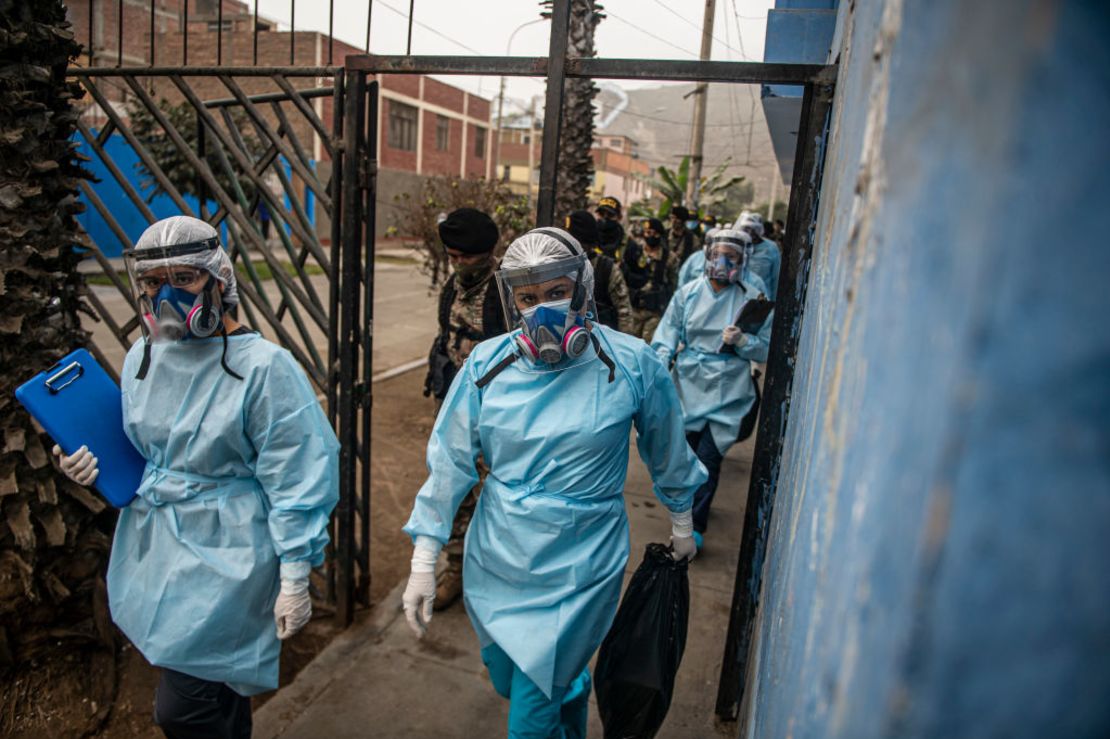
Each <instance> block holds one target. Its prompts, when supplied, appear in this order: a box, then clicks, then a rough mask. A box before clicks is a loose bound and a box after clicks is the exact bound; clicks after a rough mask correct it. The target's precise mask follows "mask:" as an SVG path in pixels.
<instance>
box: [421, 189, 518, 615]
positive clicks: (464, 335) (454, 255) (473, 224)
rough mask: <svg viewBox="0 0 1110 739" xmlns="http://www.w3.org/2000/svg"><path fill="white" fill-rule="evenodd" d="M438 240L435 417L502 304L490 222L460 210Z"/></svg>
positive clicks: (448, 572)
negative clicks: (442, 260)
mask: <svg viewBox="0 0 1110 739" xmlns="http://www.w3.org/2000/svg"><path fill="white" fill-rule="evenodd" d="M439 238H440V240H441V241H442V242H443V246H444V249H446V251H447V258H448V260H449V261H450V262H451V266H452V269H453V273H452V274H451V276H450V277H449V278H448V279H447V282H446V283H444V285H443V290H442V291H441V292H440V295H439V335H437V336H436V338H435V341H434V342H433V343H432V350H431V352H430V353H429V355H428V376H427V379H426V380H425V381H424V395H425V396H428V395H433V396H434V397H435V400H436V414H437V415H438V414H439V409H440V405H441V404H442V403H443V398H444V397H446V395H447V391H448V389H449V388H450V387H451V381H452V380H453V379H454V377H455V374H456V373H457V372H458V371H459V369H460V368H461V367H462V366H463V362H465V361H466V358H467V357H468V356H470V352H471V350H473V348H474V347H475V345H477V344H478V342H480V341H485V340H486V339H490V338H493V337H494V336H497V335H499V334H503V333H505V319H504V314H503V311H502V308H501V298H500V296H499V295H498V292H497V281H496V280H494V279H493V271H494V269H495V268H496V267H497V265H496V264H495V260H494V257H493V250H494V249H495V248H496V246H497V240H498V238H499V234H498V231H497V226H496V224H494V222H493V219H491V218H490V217H489V216H488V215H486V214H485V213H482V212H481V211H478V210H474V209H473V208H460V209H459V210H456V211H453V212H452V213H451V214H450V215H448V216H447V218H446V220H444V221H443V222H442V223H440V224H439ZM478 471H479V474H480V476H481V480H485V473H486V467H485V464H484V463H483V462H482V460H479V461H478ZM481 480H480V481H479V482H478V484H477V485H475V486H474V489H473V490H471V491H470V492H469V493H467V496H466V498H465V499H464V500H463V502H462V505H460V506H459V510H458V512H457V513H456V514H455V521H454V523H453V524H452V527H451V538H450V539H449V540H448V542H447V545H446V546H445V547H444V548H443V550H444V552H445V553H446V554H447V568H446V569H445V570H444V571H443V572H441V573H440V575H439V577H438V578H437V581H436V601H435V607H436V610H441V609H443V608H447V607H448V606H450V605H451V604H452V603H454V602H455V601H456V600H457V599H458V597H459V595H460V594H461V593H462V561H463V539H464V538H465V537H466V529H467V527H468V526H470V518H471V516H473V515H474V507H475V506H476V505H477V504H478V493H479V491H480V490H481V487H482V481H481Z"/></svg>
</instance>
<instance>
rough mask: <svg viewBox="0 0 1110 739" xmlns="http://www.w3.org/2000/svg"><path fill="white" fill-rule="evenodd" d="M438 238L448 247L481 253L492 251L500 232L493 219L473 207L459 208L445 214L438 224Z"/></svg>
mask: <svg viewBox="0 0 1110 739" xmlns="http://www.w3.org/2000/svg"><path fill="white" fill-rule="evenodd" d="M439 238H440V240H441V241H442V242H443V245H444V246H445V247H447V248H449V249H456V250H458V251H461V252H463V253H464V254H483V253H485V252H487V251H493V248H494V247H495V246H497V240H498V239H499V238H501V234H500V233H499V232H498V231H497V224H496V223H494V222H493V219H492V218H490V217H489V216H488V215H486V214H485V213H483V212H482V211H480V210H475V209H474V208H459V209H458V210H453V211H451V213H449V214H448V215H447V218H446V220H444V221H443V223H441V224H439Z"/></svg>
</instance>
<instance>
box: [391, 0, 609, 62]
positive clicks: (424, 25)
mask: <svg viewBox="0 0 1110 739" xmlns="http://www.w3.org/2000/svg"><path fill="white" fill-rule="evenodd" d="M377 4H378V5H384V6H385V7H386V9H388V10H392V11H393V12H394V13H396V14H397V15H399V16H401V17H402V18H404V19H405V20H406V21H408V19H409V15H408V13H403V12H401V11H400V10H397V8H395V7H393V6H392V5H390V4H389V3H387V2H384V0H378V3H377ZM610 15H611V14H610ZM413 25H417V26H420V27H421V28H423V29H424V30H425V31H429V32H430V33H434V34H435V35H436V36H439V37H440V38H441V39H443V40H445V41H450V42H451V43H452V44H454V45H455V46H458V47H459V48H460V49H466V50H467V51H469V52H470V53H471V54H476V55H478V56H482V52H480V51H478V50H477V49H472V48H471V47H469V46H467V45H466V44H464V43H462V42H461V41H456V40H455V39H453V38H451V37H450V36H448V35H447V34H444V33H440V32H439V31H437V30H436V29H434V28H432V27H431V26H429V25H428V24H427V23H421V22H420V21H418V20H415V19H413Z"/></svg>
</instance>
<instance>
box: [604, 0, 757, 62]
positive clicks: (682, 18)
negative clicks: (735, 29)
mask: <svg viewBox="0 0 1110 739" xmlns="http://www.w3.org/2000/svg"><path fill="white" fill-rule="evenodd" d="M652 2H654V3H655V4H656V5H658V6H659V7H661V8H662V9H663V10H665V11H667V12H668V13H670V14H671V15H673V16H674V17H676V18H678V19H679V20H680V21H682V22H683V23H685V24H686V25H688V26H690V27H691V28H693V29H694V30H696V31H698V32H699V33H701V32H702V29H701V28H700V27H698V25H697V24H696V23H693V22H692V21H690V20H689V19H688V18H687V17H686V16H684V15H682V14H681V13H679V12H678V11H676V10H675V9H674V8H671V7H670V6H669V5H666V4H665V3H663V2H662V1H661V0H652ZM607 12H608V11H607ZM726 28H727V26H726ZM709 37H710V38H711V39H713V40H714V41H716V42H717V43H719V44H723V45H724V47H725V48H726V49H728V50H729V51H736V52H737V53H739V54H740V55H741V56H743V52H740V51H739V50H737V49H734V48H732V47H731V46H730V45H729V44H728V42H727V41H722V40H721V39H719V38H717V37H716V36H714V35H713V34H709Z"/></svg>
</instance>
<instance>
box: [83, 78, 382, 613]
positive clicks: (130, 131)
mask: <svg viewBox="0 0 1110 739" xmlns="http://www.w3.org/2000/svg"><path fill="white" fill-rule="evenodd" d="M70 74H71V75H72V76H73V77H74V78H75V79H76V80H77V81H78V82H79V83H80V85H81V87H82V88H83V90H84V91H85V92H86V93H87V97H86V99H85V103H84V109H83V110H82V111H81V116H80V119H79V120H78V123H77V129H78V143H79V145H80V146H81V149H82V150H83V151H84V152H85V153H86V155H87V156H88V157H89V159H90V160H91V161H90V164H89V166H90V167H92V168H93V169H94V170H95V171H97V172H99V173H100V182H99V183H96V184H94V183H91V182H87V181H83V182H82V183H81V192H82V194H83V195H84V198H85V200H86V201H87V202H88V203H89V204H90V206H91V208H90V211H91V212H90V213H89V214H87V216H86V217H85V219H84V220H85V223H86V225H87V226H88V228H87V229H86V235H87V243H86V245H85V246H86V247H87V249H88V251H89V253H90V255H91V256H92V258H93V259H95V260H96V263H97V264H98V265H99V268H100V270H99V276H98V277H97V278H95V279H94V280H92V281H93V282H99V283H102V284H100V285H95V284H94V285H91V286H90V289H89V291H88V295H87V297H88V300H89V303H90V304H91V305H92V307H93V309H94V310H95V313H96V318H98V319H99V321H100V322H101V324H102V326H103V327H104V328H103V329H101V330H98V331H97V336H98V339H97V340H94V341H93V342H92V343H91V345H90V349H91V351H92V352H93V353H94V354H95V355H96V356H97V357H98V359H99V360H100V361H101V363H102V364H103V365H104V366H105V367H107V368H109V370H110V371H112V372H114V368H113V367H114V365H115V364H116V362H113V361H112V360H111V357H112V356H118V355H119V353H120V352H121V351H126V350H127V348H128V347H130V345H131V344H132V343H133V342H134V341H135V339H137V338H138V336H139V321H138V317H137V316H136V315H135V311H134V310H133V309H132V307H131V293H130V289H129V287H128V285H127V284H126V279H127V278H126V275H125V274H124V273H123V271H122V270H121V267H120V264H119V262H118V260H116V259H113V258H110V257H109V256H107V255H108V254H118V253H119V252H120V251H121V250H122V249H127V248H130V247H131V246H132V241H133V240H134V239H136V238H137V236H138V233H139V232H141V228H142V227H145V225H147V224H149V223H153V222H154V221H155V220H158V218H160V217H165V216H166V215H169V214H171V213H180V214H185V215H191V216H195V217H197V218H201V219H203V220H205V221H207V222H209V223H211V224H212V225H213V226H215V227H216V228H217V230H219V231H220V232H221V235H222V237H223V242H224V244H225V246H226V247H227V250H228V254H229V255H230V257H231V260H232V262H233V264H234V265H235V268H236V272H237V277H238V283H239V294H240V299H241V302H240V309H239V315H238V318H239V320H240V321H242V322H243V323H245V324H246V325H247V326H250V327H251V328H254V329H256V330H258V331H260V332H261V333H263V334H264V335H266V336H268V337H269V338H272V339H273V340H274V341H277V342H278V343H280V344H281V345H282V346H284V347H285V348H286V349H288V350H289V351H290V352H291V353H292V354H293V355H294V357H296V359H297V360H298V361H299V362H300V364H301V365H302V366H303V367H304V369H305V372H306V373H307V375H308V377H309V379H310V381H311V382H312V384H313V386H314V387H315V388H316V390H317V392H318V393H319V394H320V396H321V398H322V401H323V403H324V405H325V406H326V408H327V413H328V416H329V418H330V419H331V420H332V421H333V423H336V422H337V423H338V427H337V428H338V431H339V434H340V438H341V442H342V448H343V452H342V454H343V459H342V466H343V467H342V473H343V474H342V483H341V485H342V489H341V494H340V504H339V506H338V508H337V511H336V515H335V518H334V522H333V527H334V530H333V532H332V533H333V537H332V542H333V547H332V551H331V552H330V553H329V555H330V556H329V558H328V562H329V567H328V578H327V583H328V586H327V596H328V600H329V601H332V602H334V603H335V604H336V607H337V611H338V613H339V616H340V619H341V620H342V621H343V622H344V623H349V621H350V618H351V615H352V613H353V609H354V605H355V603H356V602H359V603H362V604H364V605H368V604H369V592H370V588H369V582H370V569H369V557H370V554H369V485H370V481H369V474H368V472H367V471H368V470H369V464H370V458H369V449H370V438H369V436H370V433H369V430H370V424H369V403H368V400H369V394H368V392H367V391H366V388H368V387H369V372H370V339H369V331H368V330H366V328H367V326H368V325H369V321H370V314H369V308H370V306H371V305H372V295H371V293H372V289H373V259H372V258H371V259H366V258H365V257H366V255H364V254H363V253H362V244H363V243H364V241H363V238H362V236H361V234H362V233H364V232H363V231H362V230H361V228H360V226H361V220H360V217H359V215H358V214H359V213H360V211H359V209H358V208H357V204H356V207H350V208H344V206H343V204H344V202H345V199H349V200H347V201H346V202H354V200H350V199H351V198H354V197H355V196H356V194H357V193H362V192H366V190H367V188H368V187H369V186H371V185H370V183H371V182H372V176H371V175H370V172H371V170H370V169H368V168H367V167H366V166H365V164H361V165H360V164H356V163H355V162H354V161H353V153H354V152H355V151H356V150H359V149H358V147H357V146H354V145H351V146H345V145H344V141H343V135H344V131H345V130H347V131H349V132H350V133H351V134H352V135H357V134H358V126H361V125H364V124H363V120H364V113H363V111H364V110H365V108H366V104H367V101H366V94H365V89H364V87H362V86H361V84H360V83H361V81H356V82H357V83H359V84H360V87H359V90H358V92H356V93H354V94H353V95H349V94H348V91H347V90H345V89H344V80H345V75H344V72H343V70H342V69H335V68H332V67H326V68H306V67H283V68H260V67H250V68H231V67H212V68H205V67H174V68H156V67H145V68H123V67H116V68H113V67H93V68H80V67H74V68H71V69H70ZM348 102H349V103H350V104H349V105H348ZM329 118H330V121H329V120H327V119H329ZM365 161H367V160H365V159H364V162H365ZM136 167H138V168H139V171H140V172H141V173H142V174H141V175H139V176H137V175H136ZM344 171H348V172H350V173H351V176H349V177H346V178H344V175H343V173H344ZM144 179H146V180H147V181H146V182H144V181H143V180H144ZM352 190H353V192H352ZM267 221H268V222H269V223H268V224H267V223H266V222H267ZM369 233H372V230H371V231H370V232H369ZM341 234H343V235H345V236H346V237H347V238H341ZM352 235H353V238H352ZM364 266H365V269H364V268H363V267H364ZM363 293H366V296H367V297H366V298H365V299H364V300H360V297H361V296H362V294H363ZM360 306H365V309H366V310H365V313H359V310H360ZM104 329H106V330H104Z"/></svg>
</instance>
